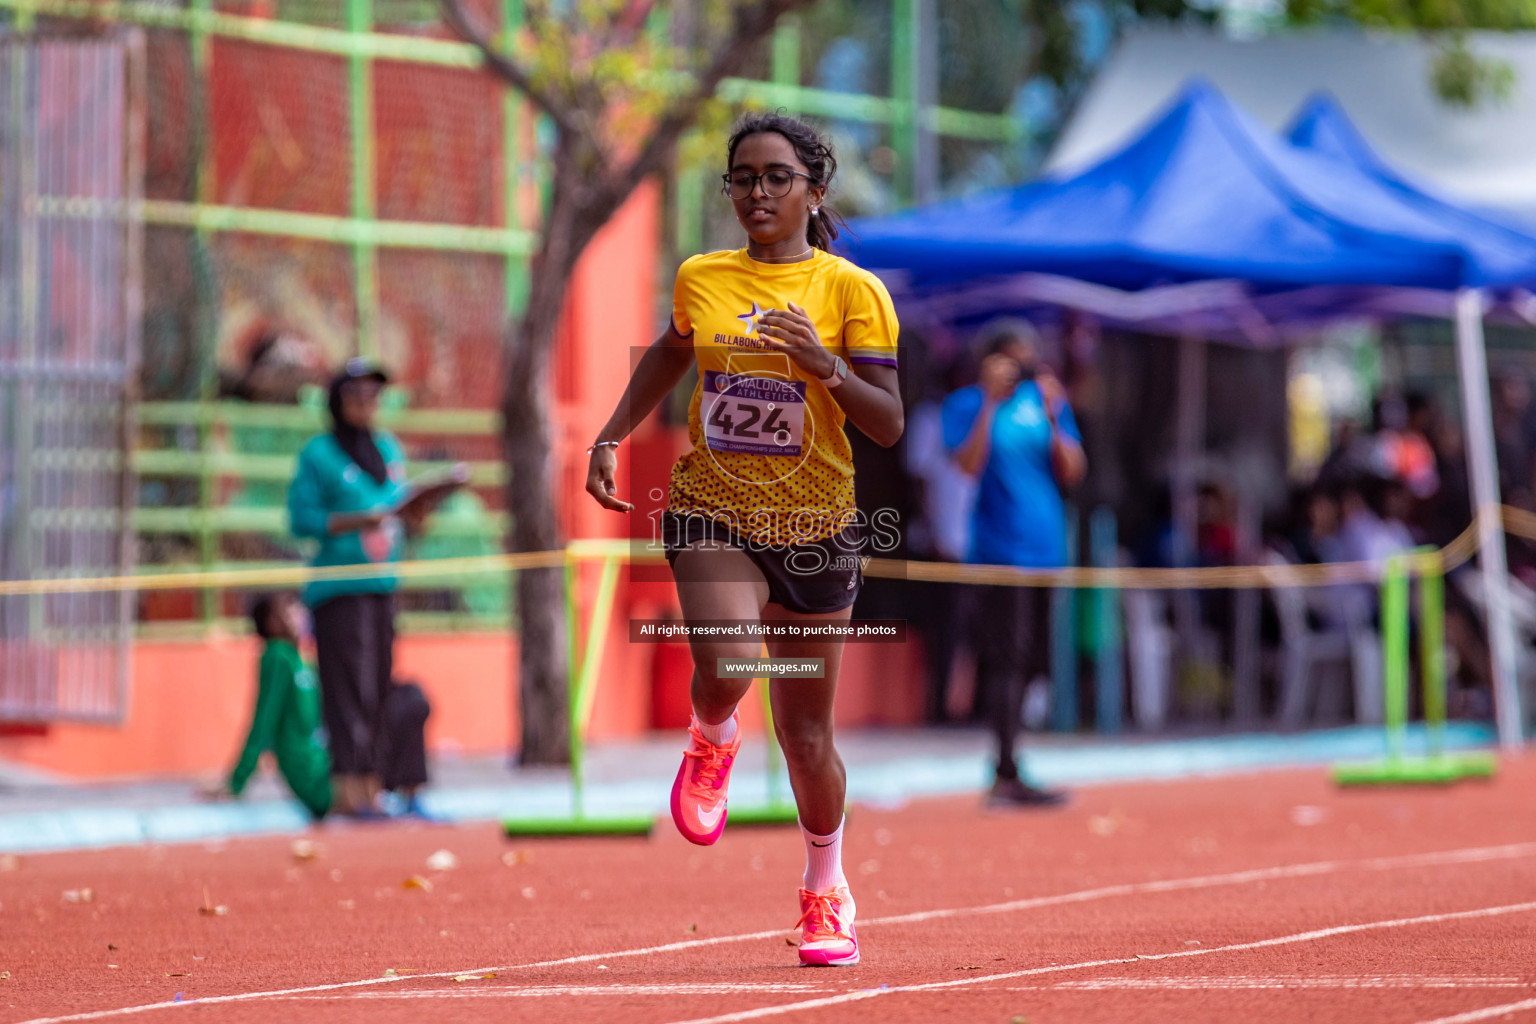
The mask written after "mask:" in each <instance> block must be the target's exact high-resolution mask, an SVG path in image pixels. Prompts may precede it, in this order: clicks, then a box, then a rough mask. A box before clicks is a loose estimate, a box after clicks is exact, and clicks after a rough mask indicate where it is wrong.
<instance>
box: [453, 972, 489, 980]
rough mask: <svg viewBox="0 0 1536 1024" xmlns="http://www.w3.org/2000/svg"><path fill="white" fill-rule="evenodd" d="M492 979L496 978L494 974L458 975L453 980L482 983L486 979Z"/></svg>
mask: <svg viewBox="0 0 1536 1024" xmlns="http://www.w3.org/2000/svg"><path fill="white" fill-rule="evenodd" d="M494 977H496V975H494V974H460V975H459V976H457V977H456V978H454V979H453V980H454V981H484V980H485V979H487V978H494Z"/></svg>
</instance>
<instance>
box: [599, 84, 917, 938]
mask: <svg viewBox="0 0 1536 1024" xmlns="http://www.w3.org/2000/svg"><path fill="white" fill-rule="evenodd" d="M726 153H727V161H726V173H725V174H724V175H723V177H724V179H725V188H724V191H725V194H726V195H727V196H729V197H730V199H731V202H732V204H733V205H734V207H735V211H736V218H737V219H738V220H739V221H740V222H741V226H742V227H743V228H744V229H745V230H746V233H747V245H746V248H744V249H737V250H733V251H727V252H714V253H707V254H705V255H700V256H694V257H692V258H691V259H689V260H688V261H687V262H685V263H684V264H683V265H682V267H681V268H680V269H679V270H678V272H677V283H676V286H675V288H674V292H673V305H672V322H671V324H670V325H669V326H668V328H667V330H666V332H665V333H663V334H662V336H661V337H660V338H658V339H657V340H656V341H655V342H654V343H653V344H652V345H651V346H650V347H649V348H648V349H647V350H646V353H645V355H644V356H643V357H642V358H641V360H640V363H639V365H638V367H637V368H636V370H635V373H634V375H633V377H631V379H630V382H629V386H628V388H627V389H626V390H625V393H624V397H623V399H622V400H621V401H620V403H619V406H618V409H617V410H615V412H614V414H613V417H612V418H611V419H610V420H609V421H608V424H607V426H605V427H604V428H603V430H602V432H601V433H600V434H598V436H597V439H596V443H595V444H594V445H593V446H592V449H591V455H592V460H591V466H590V468H589V470H588V474H587V491H588V493H590V494H591V495H592V496H593V497H594V498H596V499H597V501H598V502H599V503H600V504H601V505H602V506H603V507H604V508H609V509H613V510H615V511H620V512H628V511H629V510H630V509H632V508H633V507H634V506H632V505H631V504H629V503H628V502H625V501H621V500H620V499H619V498H618V497H616V488H615V485H614V469H615V467H616V465H617V461H618V460H617V458H616V457H615V452H614V449H615V447H616V446H617V445H618V444H619V442H620V441H621V440H622V439H623V438H624V437H626V436H627V435H628V434H629V433H630V431H631V430H633V429H634V428H635V426H636V425H637V424H639V423H640V421H641V420H643V419H644V418H645V417H646V416H647V415H648V414H649V413H650V412H651V410H652V409H654V408H655V407H656V405H657V403H658V402H660V401H661V400H662V399H663V398H664V397H666V395H667V394H668V393H670V392H671V390H672V389H673V388H674V387H675V386H676V385H677V383H678V381H680V380H681V379H682V378H683V376H684V375H685V374H686V373H687V372H688V369H689V367H690V366H692V365H693V364H694V362H695V361H697V363H698V369H699V385H698V387H697V388H695V390H694V393H693V401H692V403H691V404H690V406H689V411H688V435H689V440H690V441H691V442H692V448H691V449H690V450H689V451H688V453H687V454H685V455H684V456H683V457H682V458H681V459H679V460H678V462H677V464H676V465H675V466H674V467H673V469H672V481H671V492H670V494H669V496H668V502H667V508H666V511H665V512H663V513H662V515H661V517H660V521H659V524H660V527H661V531H662V535H663V537H662V539H663V543H664V545H665V547H666V551H667V558H668V560H669V561H670V562H671V564H672V573H673V576H674V578H675V579H676V581H677V595H678V602H679V604H680V605H681V606H682V611H683V616H684V619H685V620H687V621H690V622H697V621H700V620H729V621H731V622H733V623H767V624H782V625H786V626H787V625H794V626H797V627H800V628H801V629H807V628H812V627H817V626H822V627H825V626H826V625H828V624H842V623H846V622H847V621H848V618H849V615H850V613H851V611H852V607H853V601H854V598H855V597H856V596H857V595H858V592H859V585H860V583H861V581H862V577H861V576H860V573H859V562H858V558H857V552H858V547H859V538H860V532H861V531H860V517H859V515H858V513H857V512H856V511H855V508H854V494H853V459H852V455H851V452H850V449H849V445H848V438H847V436H846V435H845V434H844V433H843V421H844V419H845V418H846V419H851V420H852V421H853V422H854V423H855V424H856V425H857V426H858V427H859V429H860V430H862V431H864V433H865V434H867V435H869V437H870V438H872V439H873V440H875V441H876V442H878V443H880V444H883V445H886V446H889V445H893V444H895V443H896V441H897V439H898V438H900V437H901V431H902V425H903V417H902V407H901V398H900V395H899V392H898V390H897V381H896V315H895V312H894V310H893V309H892V307H891V300H890V296H889V295H888V294H887V293H886V290H885V288H884V286H883V285H881V283H880V282H879V280H878V279H877V278H875V277H874V276H873V275H872V274H869V273H867V272H866V271H863V270H861V269H859V268H858V267H855V266H854V265H853V264H851V263H848V262H847V261H845V260H843V259H841V258H839V257H837V256H833V255H831V254H830V253H829V252H828V251H827V247H828V245H829V243H830V242H831V240H832V239H833V238H835V237H836V235H837V228H836V226H835V223H834V221H835V219H836V218H835V217H834V215H833V214H831V212H830V211H828V210H827V209H826V208H825V207H824V206H823V201H824V200H825V198H826V194H827V186H828V184H829V183H830V182H831V180H832V175H833V173H834V172H835V171H836V169H837V161H836V160H835V159H834V158H833V156H832V151H831V149H830V148H829V147H828V145H827V144H826V143H825V142H824V141H823V140H822V138H821V136H820V135H818V134H817V132H816V131H815V129H813V128H811V127H810V126H809V125H807V124H805V123H803V122H801V121H798V120H796V119H794V118H789V117H784V116H781V115H773V114H766V115H765V114H757V115H751V116H749V117H747V118H746V119H745V120H743V121H742V122H741V123H740V124H739V125H738V126H737V128H736V131H735V132H734V133H733V134H732V135H731V138H730V142H729V144H728V145H727V149H726ZM845 357H846V362H845ZM849 363H852V364H853V369H852V372H850V369H849V366H848V364H849ZM689 642H690V645H691V648H692V653H693V661H694V674H693V687H692V696H693V713H694V714H693V723H692V726H691V728H690V729H689V734H690V742H689V745H688V748H687V750H685V751H684V753H683V763H682V766H681V767H680V768H679V769H678V773H677V781H676V782H675V783H674V784H673V787H672V818H673V820H674V821H675V822H676V823H677V827H678V830H679V831H680V832H682V834H683V835H684V837H686V838H687V839H688V840H690V841H691V842H694V843H698V844H699V845H701V846H707V845H709V844H711V843H714V842H715V841H716V840H717V839H719V838H720V834H721V832H722V831H723V830H724V828H725V820H726V787H727V784H728V782H729V780H730V772H731V765H732V763H733V762H734V760H735V758H736V754H737V752H738V751H739V750H740V748H741V737H740V735H739V734H738V720H737V714H736V705H737V704H738V703H739V702H740V701H741V699H742V697H743V696H745V695H746V692H747V688H748V686H749V685H750V684H751V679H750V678H749V677H742V676H733V675H722V674H721V672H720V671H719V670H720V668H721V665H720V660H721V659H742V658H748V659H750V658H756V657H757V656H758V655H759V653H760V641H759V639H757V638H755V637H753V638H746V637H744V638H741V639H731V640H725V639H718V638H716V639H711V638H700V637H690V641H689ZM766 642H767V646H768V652H769V654H770V655H771V656H772V657H774V658H795V659H807V658H820V659H822V660H823V663H824V666H825V671H824V674H823V675H822V676H820V677H818V678H774V679H772V680H771V682H770V685H769V696H770V700H771V702H772V706H773V719H774V730H775V732H776V733H777V735H778V740H779V744H780V746H781V747H782V748H783V750H784V759H785V762H786V763H787V765H788V767H789V777H790V783H791V784H792V785H793V787H794V792H795V803H796V805H797V807H798V809H799V815H800V829H801V831H802V832H803V833H804V835H805V845H806V868H805V878H804V886H803V888H801V890H800V909H801V917H800V927H801V929H802V932H803V938H802V942H801V944H800V960H801V962H802V963H806V964H819V965H835V964H854V963H858V960H859V944H858V935H857V932H855V930H854V925H853V921H854V903H853V897H852V895H851V894H850V893H849V891H848V882H847V879H846V878H845V877H844V875H843V868H842V837H843V800H844V793H845V789H846V776H845V773H844V770H843V762H842V759H841V758H840V757H839V756H838V754H837V750H836V749H835V748H834V747H833V745H832V703H833V696H834V694H835V693H836V690H837V673H838V665H839V663H840V661H841V658H842V649H843V644H842V641H841V640H840V639H827V638H824V637H821V638H809V637H801V638H799V639H789V638H778V639H769V640H767V641H766Z"/></svg>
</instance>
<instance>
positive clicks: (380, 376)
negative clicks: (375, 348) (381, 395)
mask: <svg viewBox="0 0 1536 1024" xmlns="http://www.w3.org/2000/svg"><path fill="white" fill-rule="evenodd" d="M353 380H376V381H378V382H379V383H380V384H388V383H389V374H388V373H385V372H384V368H383V367H381V366H379V365H378V364H377V363H371V362H369V361H368V360H366V359H364V358H362V357H361V356H353V357H352V358H351V359H348V360H347V361H346V363H345V364H344V365H343V366H342V368H341V372H340V373H339V374H337V375H336V382H337V383H338V384H341V383H346V382H347V381H353Z"/></svg>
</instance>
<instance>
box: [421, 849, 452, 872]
mask: <svg viewBox="0 0 1536 1024" xmlns="http://www.w3.org/2000/svg"><path fill="white" fill-rule="evenodd" d="M458 866H459V858H457V857H455V856H454V855H453V851H452V850H438V851H437V852H436V853H434V854H433V855H432V856H430V857H428V858H427V867H428V868H429V869H430V870H432V871H452V870H453V869H454V868H456V867H458Z"/></svg>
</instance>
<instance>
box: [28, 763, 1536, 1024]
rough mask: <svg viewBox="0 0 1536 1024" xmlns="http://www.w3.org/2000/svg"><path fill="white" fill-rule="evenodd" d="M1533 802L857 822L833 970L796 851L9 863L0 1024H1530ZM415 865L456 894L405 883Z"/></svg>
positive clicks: (936, 811) (366, 841) (435, 834)
mask: <svg viewBox="0 0 1536 1024" xmlns="http://www.w3.org/2000/svg"><path fill="white" fill-rule="evenodd" d="M1533 793H1536V759H1532V758H1526V759H1521V760H1516V761H1510V762H1506V763H1505V765H1504V767H1503V770H1502V772H1501V775H1500V777H1499V779H1498V780H1497V781H1495V782H1492V783H1467V784H1463V785H1460V786H1457V787H1454V788H1446V789H1428V790H1405V789H1394V790H1375V791H1349V792H1341V791H1338V790H1336V789H1334V788H1333V787H1332V786H1331V785H1330V784H1329V783H1328V782H1327V780H1326V779H1325V777H1324V775H1323V773H1322V772H1320V771H1304V772H1281V773H1271V774H1262V775H1249V776H1241V777H1226V778H1220V779H1199V780H1193V781H1182V782H1173V783H1147V784H1136V785H1116V786H1105V787H1096V788H1092V789H1085V790H1082V791H1080V792H1079V793H1077V794H1076V797H1075V799H1074V801H1073V803H1072V804H1071V805H1070V806H1069V807H1068V808H1066V809H1064V810H1058V811H1050V812H1019V813H986V812H983V811H981V810H980V808H979V805H978V802H977V800H975V799H950V800H936V801H927V802H922V803H915V804H912V805H910V806H907V807H905V808H901V809H872V808H858V809H856V811H855V813H854V814H853V815H852V816H851V817H850V820H849V824H848V838H847V844H846V851H847V854H846V862H847V868H848V873H849V877H850V879H851V882H852V885H853V890H854V894H855V896H856V897H857V899H858V901H859V908H860V918H861V920H860V938H861V940H862V945H863V954H864V962H863V963H862V964H860V965H859V966H857V967H852V968H841V969H802V968H800V967H798V966H797V960H796V957H795V951H794V949H793V948H792V945H791V943H790V941H789V940H790V938H791V932H790V930H789V929H790V926H791V925H792V924H793V923H794V921H795V919H796V917H797V916H798V915H797V906H796V901H795V890H796V886H797V884H798V876H799V872H800V870H801V867H802V848H801V841H800V837H799V834H798V833H797V832H796V831H795V830H794V829H793V828H790V829H775V830H746V829H742V830H736V831H731V830H727V832H726V836H725V838H724V839H723V840H722V841H721V843H720V844H719V845H718V846H715V847H713V848H710V849H699V848H696V847H692V846H689V845H688V844H687V843H685V842H684V841H683V840H682V839H681V838H679V837H678V836H677V835H675V834H673V833H672V832H671V830H670V827H667V828H660V827H659V828H658V830H657V833H656V836H655V837H654V838H653V839H651V840H649V841H647V840H637V839H582V840H545V841H538V842H527V841H524V842H519V843H516V844H512V843H509V842H507V841H506V840H505V839H503V838H502V837H501V836H500V835H499V834H498V833H497V832H496V831H495V830H494V829H493V828H491V827H488V826H474V827H469V826H466V827H416V828H403V827H398V826H393V825H384V826H356V827H349V828H342V827H328V828H325V829H322V830H318V831H317V832H316V833H314V835H313V839H314V841H315V843H316V845H317V847H318V851H319V855H318V856H317V857H315V858H314V859H310V860H297V859H296V858H295V857H294V855H293V852H292V840H291V839H290V838H264V839H250V840H238V841H230V842H225V843H217V844H212V845H208V844H203V845H186V846H155V847H143V848H140V847H135V848H124V849H115V850H107V851H94V852H85V853H65V854H53V855H46V856H32V857H24V858H22V859H21V861H20V862H19V864H16V865H14V866H13V870H4V871H0V972H3V971H9V972H10V977H9V978H8V979H4V980H0V1021H5V1022H21V1021H37V1020H49V1021H66V1020H68V1021H73V1020H103V1021H119V1020H132V1021H142V1022H144V1024H154V1022H158V1021H160V1020H169V1021H172V1022H174V1021H176V1020H180V1019H181V1016H182V1015H183V1014H184V1013H185V1012H187V1011H188V1010H192V1009H193V1008H195V1013H196V1020H198V1021H199V1022H219V1024H222V1022H261V1024H270V1022H271V1021H272V1020H273V1019H274V1018H276V1017H289V1018H292V1019H303V1020H304V1021H305V1022H319V1024H327V1022H336V1021H354V1020H367V1021H369V1022H378V1024H389V1022H395V1021H399V1022H416V1021H424V1020H427V1021H456V1022H457V1021H465V1022H481V1021H484V1022H492V1021H494V1022H497V1024H501V1022H504V1021H506V1020H508V1019H516V1020H518V1021H525V1022H530V1024H543V1022H552V1021H583V1022H585V1021H593V1020H600V1021H615V1022H625V1024H628V1022H635V1024H672V1022H682V1021H718V1022H722V1024H723V1022H727V1021H746V1020H767V1021H785V1022H804V1021H823V1020H836V1021H839V1022H845V1021H847V1022H864V1021H895V1022H905V1021H912V1022H917V1021H922V1022H928V1021H964V1022H977V1021H980V1022H997V1024H1009V1022H1014V1021H1018V1020H1023V1021H1027V1022H1028V1024H1052V1022H1073V1024H1080V1022H1088V1024H1092V1022H1105V1024H1111V1022H1112V1024H1125V1022H1130V1021H1136V1022H1141V1021H1178V1022H1191V1024H1194V1022H1231V1021H1278V1020H1283V1021H1319V1022H1321V1021H1339V1022H1349V1024H1363V1022H1377V1021H1380V1022H1390V1024H1426V1022H1431V1021H1434V1022H1439V1024H1464V1022H1465V1024H1470V1022H1473V1021H1478V1020H1494V1019H1500V1020H1504V1019H1507V1020H1515V1021H1519V1020H1529V1021H1532V1022H1536V814H1533V807H1532V804H1533V797H1532V794H1533ZM439 849H448V850H450V851H452V852H453V853H454V854H455V855H456V856H457V858H458V860H459V865H458V867H457V868H455V869H453V870H451V871H438V872H433V871H430V870H429V869H428V867H427V858H428V857H429V856H430V855H431V854H432V853H433V852H434V851H436V850H439ZM508 862H510V863H508ZM412 875H421V876H423V877H425V878H426V879H427V880H428V881H429V882H430V883H431V889H430V891H428V890H426V889H421V888H404V887H402V882H403V881H404V880H405V879H407V878H409V877H410V876H412ZM87 888H88V889H90V890H91V898H90V899H89V901H86V900H85V899H84V898H83V896H82V895H81V894H80V890H83V889H87ZM205 890H206V900H207V901H208V903H209V904H210V905H212V906H224V907H227V913H224V914H207V913H203V912H201V911H200V908H201V907H203V905H204V902H205ZM69 891H73V892H74V893H76V897H75V900H74V901H72V900H70V899H68V898H66V897H65V895H64V894H65V893H66V892H69ZM386 972H393V976H392V977H391V976H386ZM487 975H494V977H489V976H487ZM178 995H179V996H180V998H181V1000H182V1002H181V1003H180V1004H177V1003H175V1002H173V1000H175V999H176V998H177V997H178ZM167 1004H169V1005H167Z"/></svg>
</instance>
